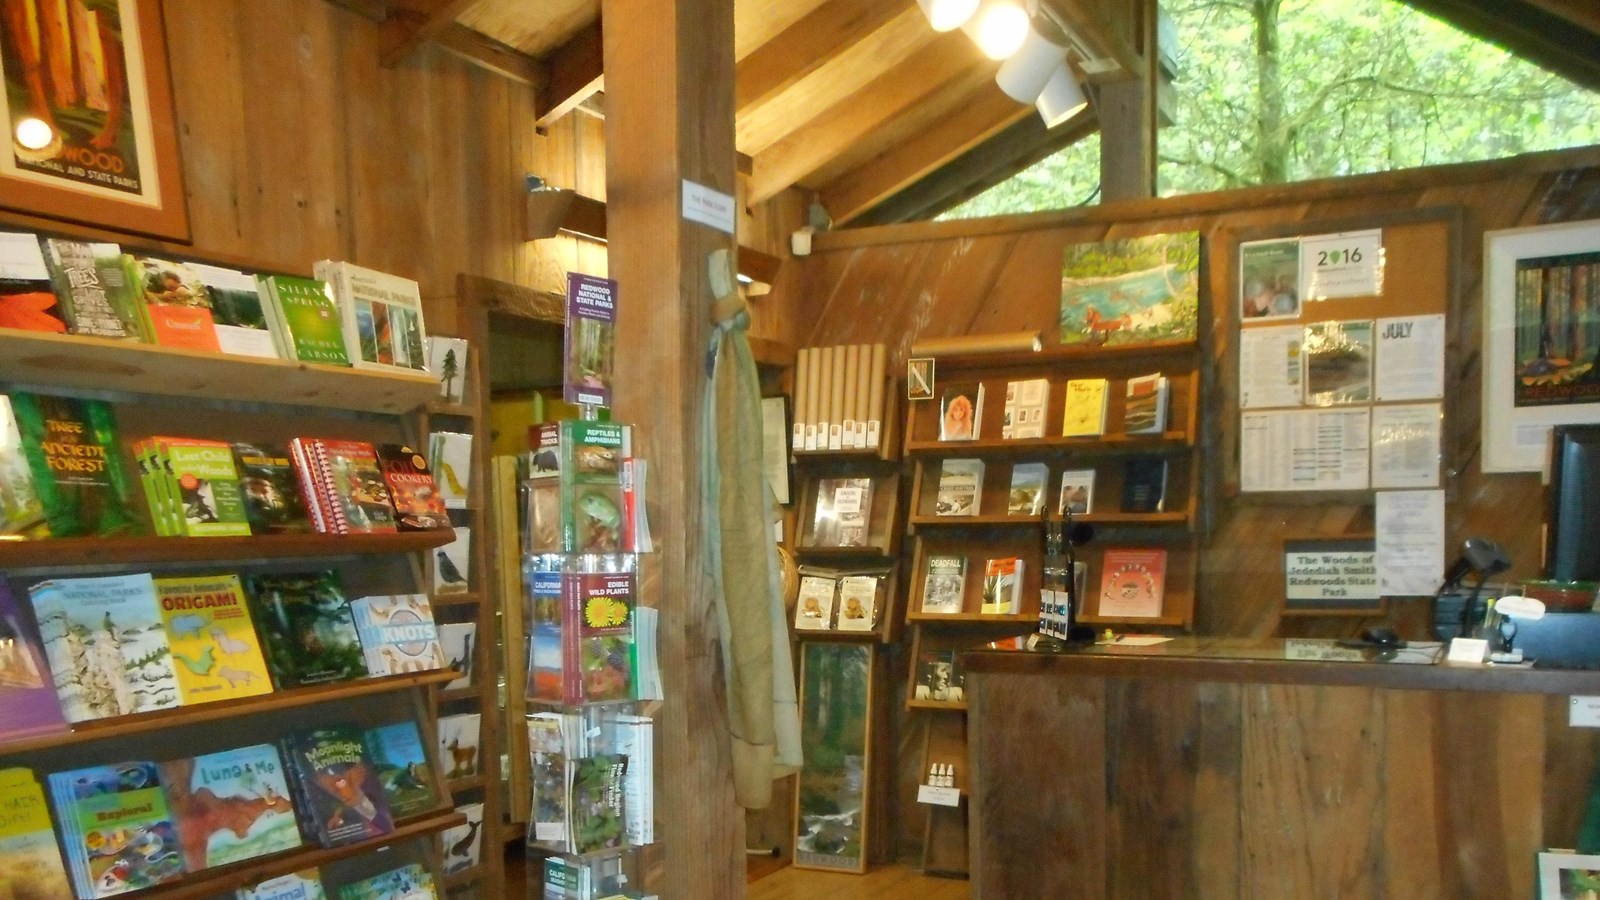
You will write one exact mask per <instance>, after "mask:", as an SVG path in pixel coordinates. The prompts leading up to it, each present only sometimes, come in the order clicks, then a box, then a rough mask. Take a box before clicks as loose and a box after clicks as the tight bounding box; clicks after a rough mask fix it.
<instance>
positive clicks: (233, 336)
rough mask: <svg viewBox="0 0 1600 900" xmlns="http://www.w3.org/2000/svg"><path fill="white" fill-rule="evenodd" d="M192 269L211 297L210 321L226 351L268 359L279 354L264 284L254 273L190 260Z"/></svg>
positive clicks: (218, 341) (219, 343)
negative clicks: (263, 287)
mask: <svg viewBox="0 0 1600 900" xmlns="http://www.w3.org/2000/svg"><path fill="white" fill-rule="evenodd" d="M189 270H190V271H192V272H194V274H195V276H196V277H198V278H199V279H200V283H201V284H203V285H205V287H206V293H207V294H209V295H210V296H211V322H212V326H213V328H214V329H215V330H216V333H217V345H218V346H219V347H221V348H222V352H223V353H232V354H234V355H237V356H257V357H263V358H266V359H275V358H277V357H278V356H279V353H278V342H277V339H276V338H275V337H273V334H272V325H271V322H270V320H269V319H268V318H267V310H266V306H265V304H264V303H263V302H262V299H261V285H260V283H259V282H257V281H256V278H255V276H254V275H250V274H248V273H245V272H240V271H239V270H237V269H224V268H221V267H219V266H207V265H202V264H200V263H189Z"/></svg>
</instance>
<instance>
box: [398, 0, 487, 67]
mask: <svg viewBox="0 0 1600 900" xmlns="http://www.w3.org/2000/svg"><path fill="white" fill-rule="evenodd" d="M477 3H478V0H396V2H391V3H390V4H389V17H388V19H387V22H386V27H387V29H388V32H389V34H388V41H387V43H386V46H385V47H384V49H383V54H382V56H381V57H380V58H381V59H382V61H383V64H384V65H385V66H388V67H390V68H393V67H395V66H398V65H400V64H401V63H403V62H405V61H406V60H407V59H410V58H411V54H413V53H415V52H417V50H418V49H419V48H420V47H422V45H424V44H426V43H428V42H429V41H432V40H433V39H434V38H436V37H438V36H439V35H440V34H441V33H442V32H444V31H445V29H447V28H449V27H450V26H451V25H454V24H455V22H456V18H457V17H458V16H460V15H461V14H462V13H464V12H466V11H467V10H468V9H469V8H470V7H473V6H476V5H477Z"/></svg>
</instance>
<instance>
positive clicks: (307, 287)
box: [267, 275, 350, 366]
mask: <svg viewBox="0 0 1600 900" xmlns="http://www.w3.org/2000/svg"><path fill="white" fill-rule="evenodd" d="M267 284H268V285H269V286H270V287H271V290H272V299H273V302H274V303H276V304H277V307H278V309H277V311H278V314H279V315H280V316H281V317H282V320H283V325H284V332H285V334H284V339H285V342H286V343H287V344H288V345H289V347H288V349H289V350H290V351H292V353H293V355H294V357H295V358H296V359H299V360H300V361H301V362H312V363H324V364H327V365H332V366H348V365H350V356H349V354H347V353H346V352H345V346H344V327H343V326H342V325H341V324H340V322H339V307H338V305H337V304H336V303H334V302H333V297H332V296H331V295H330V294H329V293H328V284H327V282H325V281H322V280H320V279H316V278H295V277H293V276H289V275H274V276H272V277H271V278H269V279H267Z"/></svg>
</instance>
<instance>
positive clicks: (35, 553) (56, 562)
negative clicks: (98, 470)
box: [0, 531, 451, 573]
mask: <svg viewBox="0 0 1600 900" xmlns="http://www.w3.org/2000/svg"><path fill="white" fill-rule="evenodd" d="M450 539H451V533H450V532H448V531H400V532H393V533H387V534H317V533H306V534H261V535H245V536H240V537H150V536H136V537H104V538H102V537H73V538H45V539H44V540H38V541H0V570H4V571H7V572H10V573H16V572H20V571H26V570H29V569H36V568H48V569H60V568H65V567H77V566H123V567H126V566H130V565H133V566H144V567H148V566H152V565H158V564H165V563H182V564H184V565H186V566H188V565H194V566H201V565H225V564H245V563H259V562H260V561H261V560H268V559H313V558H323V557H340V556H345V557H354V556H373V555H376V554H397V553H417V552H420V551H424V550H431V549H433V548H435V547H442V546H444V545H445V544H448V543H450Z"/></svg>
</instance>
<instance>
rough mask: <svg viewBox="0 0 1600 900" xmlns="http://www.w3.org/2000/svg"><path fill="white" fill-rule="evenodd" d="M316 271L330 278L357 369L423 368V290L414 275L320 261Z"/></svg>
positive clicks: (347, 351) (349, 353)
mask: <svg viewBox="0 0 1600 900" xmlns="http://www.w3.org/2000/svg"><path fill="white" fill-rule="evenodd" d="M311 274H313V275H315V276H316V277H317V278H318V279H320V280H322V281H325V282H327V284H328V291H329V293H330V294H331V295H332V297H333V299H334V302H335V303H337V304H338V307H339V317H340V319H339V321H340V324H341V325H342V326H343V332H344V347H345V355H346V356H347V357H348V358H349V360H350V365H352V366H354V367H355V368H357V369H373V370H377V371H386V372H392V371H406V372H422V371H426V370H427V368H428V355H427V352H426V350H425V349H424V347H425V343H424V340H425V338H426V337H427V330H426V329H425V328H424V326H423V323H422V291H421V289H420V288H418V287H417V283H416V282H415V281H412V280H411V279H409V278H401V277H400V276H398V275H390V274H388V273H387V272H379V271H377V270H375V269H368V268H364V267H362V266H358V265H355V264H354V263H348V262H334V261H332V260H327V259H324V260H318V261H317V262H316V263H315V264H314V265H313V266H312V267H311Z"/></svg>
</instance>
